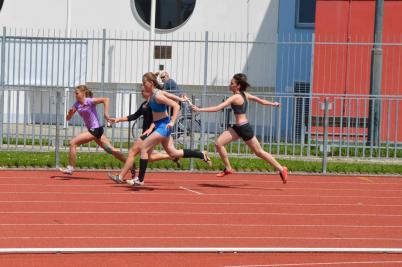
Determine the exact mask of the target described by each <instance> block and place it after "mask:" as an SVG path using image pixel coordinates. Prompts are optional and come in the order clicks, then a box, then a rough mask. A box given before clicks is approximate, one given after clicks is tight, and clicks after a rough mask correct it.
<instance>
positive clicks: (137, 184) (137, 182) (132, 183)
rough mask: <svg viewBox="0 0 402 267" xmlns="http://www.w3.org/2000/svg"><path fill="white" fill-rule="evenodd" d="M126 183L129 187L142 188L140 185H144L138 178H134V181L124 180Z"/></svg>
mask: <svg viewBox="0 0 402 267" xmlns="http://www.w3.org/2000/svg"><path fill="white" fill-rule="evenodd" d="M126 183H127V184H128V185H131V186H142V185H144V181H142V182H141V181H140V179H139V178H138V177H135V178H134V179H129V180H126Z"/></svg>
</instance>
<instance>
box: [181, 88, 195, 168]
mask: <svg viewBox="0 0 402 267" xmlns="http://www.w3.org/2000/svg"><path fill="white" fill-rule="evenodd" d="M194 101H195V96H194V95H192V96H191V102H192V103H194ZM183 108H185V107H183ZM190 123H191V124H190V129H191V132H190V149H194V125H195V114H194V111H193V110H192V109H191V122H190ZM192 170H194V162H193V159H192V158H190V171H192Z"/></svg>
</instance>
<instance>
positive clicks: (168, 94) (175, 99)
mask: <svg viewBox="0 0 402 267" xmlns="http://www.w3.org/2000/svg"><path fill="white" fill-rule="evenodd" d="M160 92H163V95H164V96H166V97H167V98H170V99H172V100H174V101H177V102H183V101H186V100H187V98H186V97H178V96H177V95H174V94H171V93H169V92H166V91H160Z"/></svg>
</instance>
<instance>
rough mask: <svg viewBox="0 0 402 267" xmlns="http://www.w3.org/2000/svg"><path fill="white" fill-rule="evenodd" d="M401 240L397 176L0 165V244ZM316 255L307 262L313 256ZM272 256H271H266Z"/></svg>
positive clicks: (79, 259)
mask: <svg viewBox="0 0 402 267" xmlns="http://www.w3.org/2000/svg"><path fill="white" fill-rule="evenodd" d="M34 247H305V248H320V247H351V248H353V247H367V248H376V247H377V248H378V247H380V248H402V179H401V178H398V177H346V176H323V177H320V176H296V175H292V176H290V181H289V183H288V184H286V185H283V184H282V183H281V181H280V179H279V177H278V176H275V175H250V174H236V175H230V176H227V177H224V178H220V179H217V178H216V177H215V176H214V175H213V174H200V173H192V174H191V173H181V172H180V173H179V172H178V173H149V174H148V175H147V178H146V187H143V188H130V187H128V186H125V185H116V184H114V183H112V182H110V181H109V180H107V178H106V175H105V173H104V172H77V173H75V174H74V175H73V176H63V175H60V173H57V172H49V171H1V172H0V248H34ZM313 263H315V265H313ZM56 264H57V266H86V267H88V266H114V265H116V266H133V265H135V264H137V265H140V266H192V267H193V266H239V265H241V266H244V265H262V266H312V265H313V266H328V265H329V266H402V255H401V254H345V253H344V254H342V253H338V254H328V253H320V254H296V253H293V254H274V253H265V254H264V253H258V254H257V253H237V254H231V253H223V254H214V253H203V254H196V253H194V254H185V253H172V254H168V253H157V254H150V253H142V254H141V253H132V254H121V253H115V254H41V255H15V254H9V255H0V266H21V265H24V266H54V265H56ZM275 264H279V265H275Z"/></svg>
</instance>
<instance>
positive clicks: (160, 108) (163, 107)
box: [149, 89, 167, 112]
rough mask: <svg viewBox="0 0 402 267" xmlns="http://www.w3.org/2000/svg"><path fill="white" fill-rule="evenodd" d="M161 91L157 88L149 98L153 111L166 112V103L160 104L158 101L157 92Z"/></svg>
mask: <svg viewBox="0 0 402 267" xmlns="http://www.w3.org/2000/svg"><path fill="white" fill-rule="evenodd" d="M159 91H160V90H159V89H155V90H154V93H153V94H152V96H151V98H150V99H149V106H150V107H151V109H152V111H153V112H164V111H166V110H167V105H166V104H159V103H158V102H156V94H158V93H159Z"/></svg>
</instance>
